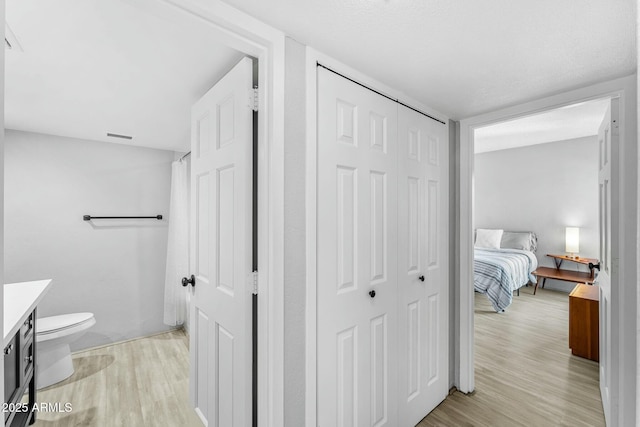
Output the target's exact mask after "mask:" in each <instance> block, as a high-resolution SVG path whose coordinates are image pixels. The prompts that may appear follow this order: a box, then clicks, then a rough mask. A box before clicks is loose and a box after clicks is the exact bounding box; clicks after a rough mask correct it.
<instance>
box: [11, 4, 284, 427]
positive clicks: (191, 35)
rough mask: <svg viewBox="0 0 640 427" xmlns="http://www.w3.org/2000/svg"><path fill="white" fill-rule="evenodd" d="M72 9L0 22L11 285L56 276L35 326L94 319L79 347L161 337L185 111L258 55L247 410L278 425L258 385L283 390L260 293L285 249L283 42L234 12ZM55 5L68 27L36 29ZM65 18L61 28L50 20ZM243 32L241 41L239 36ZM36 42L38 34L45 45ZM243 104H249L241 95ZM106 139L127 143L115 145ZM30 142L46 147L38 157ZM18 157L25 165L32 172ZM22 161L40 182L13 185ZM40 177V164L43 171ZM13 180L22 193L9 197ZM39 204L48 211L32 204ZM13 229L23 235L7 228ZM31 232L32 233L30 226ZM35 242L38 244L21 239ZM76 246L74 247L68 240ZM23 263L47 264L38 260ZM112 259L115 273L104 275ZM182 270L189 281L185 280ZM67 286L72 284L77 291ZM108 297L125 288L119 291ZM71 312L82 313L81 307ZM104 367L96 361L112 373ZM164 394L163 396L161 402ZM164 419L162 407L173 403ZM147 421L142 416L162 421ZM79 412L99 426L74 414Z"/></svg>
mask: <svg viewBox="0 0 640 427" xmlns="http://www.w3.org/2000/svg"><path fill="white" fill-rule="evenodd" d="M72 3H73V4H70V5H69V7H68V8H67V7H63V8H58V7H56V8H53V9H50V10H49V9H46V8H45V9H43V8H41V7H40V6H38V8H34V7H32V5H30V4H28V3H24V4H17V3H11V4H7V20H8V22H9V23H10V25H11V28H12V30H13V33H14V34H15V36H16V38H17V39H19V40H20V44H19V46H20V48H21V49H20V50H14V51H12V52H7V55H6V69H7V79H6V90H5V93H6V106H7V109H6V112H7V119H6V127H7V128H8V129H11V130H10V131H8V132H7V134H8V136H7V149H6V154H7V157H8V158H7V163H6V165H7V166H6V168H7V172H8V175H9V176H8V177H7V180H6V181H5V186H6V188H5V190H7V192H6V193H5V195H7V196H8V197H12V198H11V201H10V203H8V205H9V206H7V207H6V210H5V218H6V220H7V223H8V225H7V229H8V230H11V233H9V234H10V235H9V236H5V237H6V238H7V245H6V247H7V248H8V249H10V250H13V249H16V252H13V253H6V259H7V261H8V262H7V269H6V270H5V271H6V274H7V280H8V281H9V282H18V281H25V280H29V277H30V276H31V275H37V276H39V277H53V278H54V282H55V283H58V284H59V285H60V286H59V287H58V290H56V286H55V284H54V285H53V287H52V294H50V295H49V296H50V297H51V298H50V302H49V303H48V304H49V307H47V306H46V304H45V303H43V307H42V308H43V310H41V311H40V315H41V316H47V315H50V314H57V313H56V311H58V310H59V311H61V312H65V311H80V310H81V311H92V312H95V314H96V318H97V324H96V327H94V328H93V331H92V333H91V332H90V333H87V334H86V335H85V338H84V341H79V342H78V343H77V344H76V345H77V347H76V348H75V349H82V348H84V347H96V346H102V345H108V344H112V343H115V342H120V341H127V340H129V339H134V338H139V337H141V336H148V335H153V334H155V333H156V332H163V331H166V330H169V329H171V327H168V326H164V325H163V324H162V323H163V313H162V307H163V300H162V288H163V284H164V275H165V271H164V262H165V260H166V256H167V254H166V246H167V237H166V231H167V222H166V221H167V219H168V220H170V219H171V218H168V216H169V215H167V214H168V198H169V194H168V185H169V182H170V164H171V161H172V160H175V159H177V158H178V157H181V156H182V155H183V154H184V153H185V152H187V151H189V150H190V147H189V141H190V133H191V132H190V129H189V126H190V119H189V113H190V108H191V105H192V104H193V103H194V102H195V101H196V100H197V99H198V98H199V97H200V96H202V95H203V94H204V93H205V92H206V90H207V89H209V88H210V87H211V86H212V85H213V84H214V83H215V82H216V81H218V80H219V79H220V78H221V77H222V76H223V75H224V74H225V73H226V72H227V71H228V70H229V69H231V68H232V67H233V65H235V63H237V62H238V60H239V58H241V57H243V56H252V57H255V58H258V61H259V62H260V65H261V67H260V70H259V73H257V76H258V77H257V78H258V80H259V81H260V83H261V89H259V92H260V95H259V96H258V97H257V99H258V101H257V103H258V104H259V106H260V109H261V111H263V112H264V114H261V116H260V117H259V118H257V119H256V121H257V132H256V134H257V135H259V136H260V140H261V145H260V148H259V149H260V153H259V155H256V158H258V163H259V164H260V167H259V172H258V173H259V174H260V177H259V178H258V179H257V182H258V185H259V186H260V187H261V191H260V196H259V198H258V200H257V201H255V200H254V203H255V204H256V205H257V207H256V208H257V212H258V220H257V222H258V223H259V226H258V229H259V230H260V231H259V233H260V238H259V239H258V241H259V247H258V249H257V253H258V254H261V255H264V256H261V257H260V261H259V264H260V268H259V271H260V273H259V274H258V275H257V277H256V279H255V283H256V286H257V288H258V290H259V292H258V295H259V297H258V298H257V304H258V306H259V307H260V309H259V310H258V312H259V315H260V316H261V319H260V321H258V322H257V324H258V325H259V326H258V328H259V329H260V330H259V333H258V345H259V346H260V348H262V349H264V351H263V352H261V353H259V356H258V357H259V359H258V361H257V365H259V366H260V368H261V369H260V370H259V373H258V375H259V376H260V378H261V379H260V381H259V382H258V384H259V388H258V389H257V392H256V393H257V396H258V397H259V398H260V399H259V402H261V403H259V405H258V408H257V409H256V408H255V407H254V409H253V411H252V412H253V417H254V419H255V418H259V419H263V420H266V422H265V423H266V424H267V425H270V424H271V423H273V424H274V425H279V424H280V422H279V421H278V420H279V419H280V417H281V414H280V412H281V411H280V409H278V408H279V405H278V402H279V399H280V398H281V397H280V396H279V394H278V393H277V392H275V391H274V393H273V394H271V396H272V397H271V398H270V399H267V398H266V395H267V391H268V390H271V389H272V388H276V389H278V384H279V382H280V381H281V378H280V377H281V375H280V374H279V372H280V369H279V366H280V365H279V362H278V361H279V360H281V358H282V355H281V349H278V347H277V346H274V345H273V342H272V339H273V340H277V339H278V337H279V336H280V334H281V331H279V329H278V323H277V322H274V320H273V319H274V317H275V318H278V310H280V302H279V300H278V295H279V292H280V291H279V289H270V288H269V286H268V285H269V283H270V282H271V281H272V280H275V281H277V278H278V277H279V274H280V272H279V270H278V269H275V271H274V268H273V265H274V264H275V265H278V264H279V263H281V262H282V259H281V256H282V253H281V248H279V247H273V246H272V245H270V243H269V238H268V236H269V235H270V234H272V230H273V224H274V222H275V221H274V218H276V217H281V215H280V214H279V213H278V212H277V211H278V209H277V208H275V209H274V208H270V209H269V210H268V209H267V207H268V206H269V200H270V199H272V198H273V197H279V192H280V191H281V189H279V187H278V182H279V180H278V179H277V177H278V176H279V174H280V173H281V172H280V171H281V168H279V167H278V164H279V162H280V161H281V159H280V157H279V155H278V152H277V151H273V150H272V149H271V147H272V141H273V140H274V139H278V138H279V136H280V135H281V133H282V129H281V126H279V125H280V124H281V122H282V111H281V106H280V107H279V105H280V104H281V99H280V98H281V96H282V93H281V90H282V87H281V86H280V85H278V82H275V80H276V79H275V78H274V71H275V70H277V69H278V67H280V66H281V64H280V62H279V61H281V60H282V59H283V57H281V53H282V51H281V50H282V48H283V45H282V42H283V37H282V35H281V34H277V33H276V32H274V31H273V30H271V29H270V28H268V27H266V26H265V27H261V26H260V25H257V24H255V23H254V25H249V24H246V23H245V22H242V21H243V20H244V17H243V16H239V15H238V14H236V13H233V12H235V11H232V10H227V9H224V10H218V9H216V8H215V7H212V8H204V9H202V10H200V9H199V10H197V11H192V10H191V7H189V6H186V5H174V4H173V3H169V2H167V3H165V2H159V3H158V4H155V5H153V6H150V5H149V4H147V3H146V2H136V3H133V4H125V3H121V2H116V3H114V4H113V5H112V4H109V5H97V4H84V3H83V4H82V5H79V4H77V2H72ZM65 9H66V10H69V9H74V10H75V11H76V13H75V14H74V17H73V19H71V17H63V16H61V20H59V21H58V24H56V26H55V28H51V27H49V26H47V23H48V22H49V23H50V22H54V21H56V19H52V16H56V15H60V14H61V13H62V12H60V11H62V10H65ZM79 9H80V10H79ZM212 10H213V11H212ZM63 15H64V14H63ZM65 19H66V20H68V21H69V22H66V24H65V25H60V22H63V21H65ZM116 19H117V21H118V22H119V23H121V24H122V25H121V26H119V30H118V32H117V33H113V31H112V28H111V27H110V26H109V25H108V23H109V22H110V21H114V20H116ZM243 24H244V31H243V35H242V36H240V35H238V34H237V31H239V29H240V28H242V27H243ZM141 29H144V31H141ZM36 30H37V31H36ZM45 33H46V34H49V37H43V34H45ZM78 34H82V37H78ZM274 82H275V83H274ZM244 95H245V97H244V98H245V99H247V100H248V98H249V97H248V93H246V94H244ZM267 107H268V109H267ZM107 134H111V135H116V136H118V135H120V136H125V137H127V138H118V139H112V138H113V136H107ZM107 142H117V143H118V144H107ZM39 147H44V149H43V150H42V151H39ZM43 153H50V154H51V155H50V156H48V157H47V154H44V155H43ZM29 159H31V160H34V159H37V160H36V161H32V162H31V164H29ZM10 162H12V163H10ZM23 166H29V167H31V170H34V173H39V174H42V176H41V179H37V178H36V179H30V180H24V179H22V178H21V177H20V170H23V171H24V170H29V169H23ZM34 166H35V167H36V169H34ZM38 166H41V167H42V168H41V170H40V171H38V170H37V168H38ZM274 170H275V171H277V172H274ZM32 178H35V176H34V177H32ZM85 178H86V179H85ZM274 178H275V179H274ZM16 183H19V184H20V185H19V186H15V184H16ZM12 186H13V187H12ZM25 186H32V187H33V188H36V187H37V188H38V190H37V191H31V190H30V189H26V188H24V187H25ZM47 188H48V189H49V190H50V191H47ZM165 190H167V191H165ZM38 194H40V195H41V196H42V197H38V196H37V195H38ZM24 195H30V196H29V197H28V198H25V197H24ZM74 201H75V203H74ZM78 202H79V203H78ZM39 203H45V205H46V206H41V209H39V208H37V205H38V204H39ZM74 205H75V206H74ZM56 207H57V208H56ZM146 209H149V210H152V211H153V213H154V214H156V213H158V214H161V213H162V212H160V211H158V209H160V210H164V211H165V212H167V213H165V214H164V215H163V217H164V221H157V222H155V223H151V222H144V223H139V222H135V221H130V222H128V223H126V224H125V223H123V222H117V223H115V222H111V223H104V222H103V223H102V224H96V223H92V224H89V223H85V222H82V221H81V222H80V223H78V221H76V220H77V218H78V215H80V218H81V217H82V215H84V214H93V215H100V214H101V213H102V214H103V215H108V216H116V215H117V216H120V215H127V216H128V215H139V211H141V210H146ZM38 210H39V211H40V212H41V213H42V211H46V212H47V213H48V215H44V218H49V219H50V220H51V221H52V223H49V224H48V225H47V224H44V222H43V221H42V219H43V217H40V220H38V221H28V215H29V213H30V212H36V211H38ZM65 210H66V212H65ZM88 210H91V211H93V212H89V211H88ZM98 211H101V212H98ZM116 211H117V212H116ZM156 211H157V212H156ZM145 213H146V211H145ZM45 222H46V221H45ZM10 223H12V224H14V225H15V224H17V223H24V226H16V227H13V226H10V225H9V224H10ZM28 223H29V224H31V225H29V224H28ZM38 223H40V225H41V226H42V228H43V232H38V231H37V230H36V228H38V227H37V226H36V227H34V226H33V225H34V224H38ZM78 226H79V227H81V228H80V229H77V230H75V231H73V230H69V229H68V228H69V227H78ZM56 233H59V235H56ZM36 235H37V236H38V243H37V244H35V243H34V241H33V240H32V237H33V238H35V236H36ZM114 235H117V238H116V239H115V240H113V237H114ZM12 236H13V238H15V239H16V241H18V240H20V239H22V240H28V241H30V242H31V243H32V245H31V251H30V252H31V253H30V256H31V257H32V259H28V257H27V253H26V251H25V250H22V252H18V251H20V250H21V249H20V248H23V247H24V246H25V245H24V244H23V245H22V246H20V245H13V244H11V242H10V239H11V238H12ZM29 236H31V237H29ZM56 236H57V237H56ZM78 237H79V238H81V239H84V241H83V242H78V241H74V240H73V239H75V238H78ZM45 239H47V240H48V241H49V242H48V243H46V242H45V241H44V240H45ZM27 243H28V242H27ZM123 244H124V246H123ZM119 245H120V246H122V247H121V248H120V249H118V246H119ZM92 248H93V249H95V250H92ZM163 248H164V249H163ZM267 248H269V249H270V250H269V251H267ZM34 249H35V250H40V256H34V255H36V254H35V252H36V251H35V250H34ZM100 251H102V254H100V253H99V252H100ZM7 252H8V251H7ZM163 252H164V253H163ZM250 252H251V251H250ZM267 252H269V253H268V256H266V254H267ZM110 253H111V254H110ZM47 254H48V255H47ZM51 254H54V255H55V256H57V257H62V258H63V259H59V258H55V257H51V256H49V255H51ZM65 254H66V256H67V258H66V262H65V259H64V256H65ZM114 254H115V255H114ZM249 256H251V253H249ZM35 258H38V259H40V260H41V261H44V262H42V263H34V259H35ZM55 260H57V261H60V262H55ZM96 262H97V264H96ZM109 263H111V264H113V263H115V266H112V267H114V268H110V267H109V265H108V264H109ZM12 266H13V267H12ZM64 266H66V268H65V267H64ZM71 266H75V267H74V268H70V267H71ZM18 267H19V268H18ZM183 274H184V275H185V276H188V274H189V272H188V271H184V273H183ZM247 279H248V278H247V277H243V282H244V281H245V280H246V283H247V284H249V283H250V281H249V280H247ZM78 283H82V284H83V287H82V289H81V291H79V289H78V287H77V286H78ZM120 286H124V288H123V289H118V287H120ZM270 291H272V292H271V293H270ZM54 292H55V293H54ZM92 298H95V300H93V299H92ZM81 302H83V307H82V308H77V307H76V305H78V304H80V303H81ZM85 303H86V304H85ZM47 313H48V314H47ZM99 325H104V329H101V328H99V327H98V326H99ZM250 326H251V325H249V327H250ZM152 353H153V351H152ZM168 358H171V356H168ZM95 360H97V359H95ZM100 360H101V361H102V362H105V361H108V360H112V359H110V358H101V359H100ZM141 360H142V359H141ZM113 364H114V363H109V364H106V363H102V364H100V363H98V364H97V365H96V366H97V367H98V368H101V369H102V368H105V369H108V366H112V365H113ZM77 371H79V370H77ZM157 371H158V372H161V371H162V369H158V370H157ZM168 371H170V370H168ZM145 372H146V371H145ZM147 373H149V372H147ZM158 383H162V381H159V382H158ZM182 385H186V384H182ZM171 393H173V391H171V390H166V389H164V390H161V391H160V394H162V395H163V396H164V398H167V399H170V395H171ZM96 394H97V395H100V392H99V393H96ZM156 397H157V396H156ZM185 399H186V396H185ZM156 400H157V399H156ZM131 402H132V403H131V405H132V408H133V410H134V411H135V412H136V413H137V414H138V415H140V416H141V417H144V416H146V415H150V414H152V413H153V412H154V410H148V409H147V410H142V409H141V407H142V406H141V402H140V401H139V399H132V400H131ZM166 408H167V410H170V408H171V405H167V406H166ZM145 411H146V412H145ZM155 412H156V413H155V414H152V415H151V416H161V414H159V413H158V411H155ZM77 413H78V415H81V416H88V415H91V416H92V417H93V416H97V415H98V414H95V413H91V414H88V413H86V412H83V411H80V410H79V411H78V412H77ZM258 413H262V414H263V415H264V416H259V415H257V414H258ZM267 414H268V415H267ZM178 424H180V423H178ZM182 425H184V424H182Z"/></svg>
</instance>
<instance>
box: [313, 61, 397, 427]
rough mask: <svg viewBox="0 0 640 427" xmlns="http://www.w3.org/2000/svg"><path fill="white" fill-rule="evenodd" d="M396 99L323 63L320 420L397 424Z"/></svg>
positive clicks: (341, 423)
mask: <svg viewBox="0 0 640 427" xmlns="http://www.w3.org/2000/svg"><path fill="white" fill-rule="evenodd" d="M396 138H397V107H396V104H395V103H393V102H392V101H389V100H387V99H385V98H383V97H381V96H379V95H376V94H375V93H373V92H371V91H369V90H367V89H364V88H362V87H360V86H357V85H355V84H353V83H351V82H349V81H347V80H345V79H343V78H341V77H339V76H336V75H334V74H332V73H330V72H328V71H326V70H324V69H319V70H318V153H317V154H318V165H317V166H318V189H317V197H318V199H317V206H318V228H317V242H318V243H317V244H318V248H317V251H318V255H317V256H318V259H317V261H318V264H317V266H318V267H317V268H318V273H317V274H318V276H317V313H318V319H317V320H318V323H317V325H318V343H317V349H318V350H317V351H318V354H317V360H318V390H317V392H318V424H319V425H322V426H333V425H335V426H395V425H397V400H396V399H395V396H396V395H397V389H396V386H397V381H396V377H397V366H398V360H397V342H396V333H395V331H396V330H397V283H396V279H397V270H396V266H397V257H396V248H397V239H396V236H397V214H396V204H397V200H396V191H395V189H396V186H397V156H396V152H397V147H396Z"/></svg>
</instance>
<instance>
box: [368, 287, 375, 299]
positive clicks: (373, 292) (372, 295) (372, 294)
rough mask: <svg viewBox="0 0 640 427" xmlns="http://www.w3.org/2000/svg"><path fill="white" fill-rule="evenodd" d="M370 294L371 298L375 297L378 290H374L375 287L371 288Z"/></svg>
mask: <svg viewBox="0 0 640 427" xmlns="http://www.w3.org/2000/svg"><path fill="white" fill-rule="evenodd" d="M369 296H370V297H371V298H375V296H376V291H374V290H373V289H372V290H370V291H369Z"/></svg>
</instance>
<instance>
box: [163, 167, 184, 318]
mask: <svg viewBox="0 0 640 427" xmlns="http://www.w3.org/2000/svg"><path fill="white" fill-rule="evenodd" d="M187 170H188V166H187V162H186V161H182V160H178V161H175V162H173V163H172V164H171V201H170V207H169V240H168V243H167V270H166V275H165V283H164V323H165V324H167V325H169V326H179V325H182V324H183V323H184V322H185V317H186V315H187V314H186V312H187V292H188V289H187V288H185V287H183V286H182V282H181V280H182V278H183V277H184V276H187V275H188V274H189V181H188V175H187Z"/></svg>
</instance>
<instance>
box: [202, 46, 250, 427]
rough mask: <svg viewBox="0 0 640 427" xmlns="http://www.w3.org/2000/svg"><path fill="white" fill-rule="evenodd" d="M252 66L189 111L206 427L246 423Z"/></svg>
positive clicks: (239, 69) (244, 65) (245, 64)
mask: <svg viewBox="0 0 640 427" xmlns="http://www.w3.org/2000/svg"><path fill="white" fill-rule="evenodd" d="M252 69H253V65H252V61H251V60H250V59H249V58H244V59H243V60H241V61H240V62H239V63H238V64H237V65H236V66H235V67H234V68H233V69H232V70H231V71H230V72H229V73H228V74H227V75H226V76H225V77H223V78H222V79H221V80H220V81H219V82H218V83H216V85H215V86H214V87H213V88H212V89H211V90H209V92H207V94H206V95H204V97H202V99H200V100H199V101H198V102H197V103H196V104H195V105H194V106H193V108H192V114H191V116H192V141H191V150H192V151H191V153H192V154H191V174H192V175H191V183H192V188H191V194H192V195H193V197H192V205H191V224H192V227H191V260H192V266H191V267H192V271H193V272H194V275H195V276H196V284H195V287H194V288H193V299H192V304H191V310H192V311H191V325H192V331H191V334H190V353H191V366H190V398H191V401H192V403H193V404H194V406H195V408H196V412H197V413H198V415H199V416H200V418H201V419H202V421H203V422H204V423H205V425H212V426H225V427H226V426H234V427H235V426H248V425H250V423H251V407H252V406H251V403H252V401H251V399H252V396H251V391H252V388H251V379H252V378H251V372H252V369H251V366H252V365H251V363H252V341H251V338H252V336H251V315H252V312H251V291H252V287H251V285H250V283H249V280H247V278H248V277H250V273H251V271H252V268H251V267H252V265H251V254H252V228H251V214H252V205H251V200H252V180H251V177H252V150H253V148H252V109H251V107H250V105H249V97H248V93H249V91H250V90H251V88H252Z"/></svg>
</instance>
